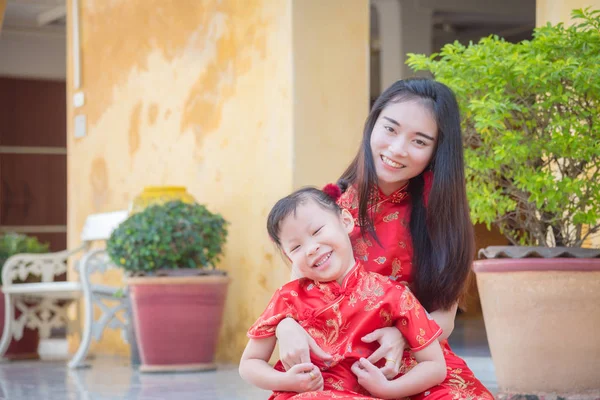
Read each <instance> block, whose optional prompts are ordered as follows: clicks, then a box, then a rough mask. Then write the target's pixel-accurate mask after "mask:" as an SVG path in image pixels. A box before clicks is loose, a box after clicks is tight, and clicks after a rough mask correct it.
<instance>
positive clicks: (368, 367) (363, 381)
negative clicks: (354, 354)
mask: <svg viewBox="0 0 600 400" xmlns="http://www.w3.org/2000/svg"><path fill="white" fill-rule="evenodd" d="M352 372H353V373H354V375H356V377H357V378H358V384H359V385H361V386H362V387H364V388H365V389H367V390H368V391H369V393H371V394H372V395H373V396H375V397H379V398H382V399H387V398H388V397H389V395H390V393H389V392H390V381H388V380H387V378H386V377H385V376H384V375H383V373H382V372H381V369H379V368H377V367H376V366H374V365H373V364H371V363H370V362H369V360H367V359H365V358H361V359H360V360H358V361H357V362H355V363H354V364H352Z"/></svg>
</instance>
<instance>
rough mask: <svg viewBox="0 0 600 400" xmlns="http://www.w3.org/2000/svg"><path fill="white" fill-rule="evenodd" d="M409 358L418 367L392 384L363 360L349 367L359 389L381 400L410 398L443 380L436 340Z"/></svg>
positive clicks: (441, 363) (374, 367)
mask: <svg viewBox="0 0 600 400" xmlns="http://www.w3.org/2000/svg"><path fill="white" fill-rule="evenodd" d="M413 354H414V356H415V359H416V360H417V363H418V364H417V365H415V366H414V367H413V368H412V369H411V370H410V371H408V372H407V373H406V374H404V375H402V376H401V377H399V378H397V379H394V380H393V381H388V380H387V379H386V377H385V376H384V375H383V373H382V372H381V370H379V368H377V367H376V366H374V365H373V364H371V363H370V362H369V361H368V360H367V359H364V358H361V359H360V360H359V361H358V362H356V363H355V364H354V365H353V366H352V371H353V372H354V374H355V375H356V376H357V378H358V383H359V384H360V385H361V386H363V387H364V388H365V389H367V390H368V391H369V392H370V393H371V394H372V395H373V396H376V397H380V398H382V399H395V398H401V397H408V396H413V395H415V394H417V393H422V392H424V391H426V390H427V389H429V388H431V387H433V386H435V385H439V384H440V383H442V382H443V381H444V379H446V374H447V371H446V360H445V359H444V354H443V353H442V348H441V346H440V343H439V342H438V341H437V340H434V341H433V343H431V344H430V345H429V346H427V347H425V348H424V349H422V350H419V351H416V352H414V353H413Z"/></svg>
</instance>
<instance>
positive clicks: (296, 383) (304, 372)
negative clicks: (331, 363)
mask: <svg viewBox="0 0 600 400" xmlns="http://www.w3.org/2000/svg"><path fill="white" fill-rule="evenodd" d="M284 379H286V381H288V382H287V383H286V387H287V388H289V389H288V391H290V392H298V393H304V392H312V391H315V390H323V375H322V374H321V371H320V370H319V368H317V367H316V366H315V365H314V364H312V363H304V364H296V365H294V366H293V367H292V368H290V370H289V371H287V372H286V373H285V378H284Z"/></svg>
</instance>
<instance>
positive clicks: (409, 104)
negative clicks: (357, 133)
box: [371, 100, 438, 195]
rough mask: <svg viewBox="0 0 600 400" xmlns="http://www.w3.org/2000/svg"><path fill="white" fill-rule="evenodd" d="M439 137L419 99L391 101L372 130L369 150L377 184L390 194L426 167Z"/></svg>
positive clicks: (430, 117)
mask: <svg viewBox="0 0 600 400" xmlns="http://www.w3.org/2000/svg"><path fill="white" fill-rule="evenodd" d="M437 139H438V126H437V123H436V122H435V118H434V117H433V115H432V113H431V112H430V111H429V109H428V108H427V107H426V106H425V105H423V104H422V103H421V102H419V101H418V100H417V101H405V102H401V103H390V104H388V105H387V106H386V107H385V108H384V109H383V110H381V114H379V118H377V121H376V122H375V126H374V127H373V131H372V133H371V151H372V152H373V161H374V163H375V171H376V172H377V178H378V180H379V187H380V189H381V190H382V191H383V193H384V194H386V195H390V194H391V193H393V192H395V191H396V190H398V189H400V188H401V187H402V186H403V185H404V184H405V183H406V182H408V180H409V179H410V178H414V177H415V176H417V175H419V174H420V173H421V172H423V171H424V170H425V168H426V167H427V166H428V165H429V162H430V161H431V159H432V157H433V154H434V151H435V148H436V142H437Z"/></svg>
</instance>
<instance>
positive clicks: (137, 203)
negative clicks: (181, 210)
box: [129, 186, 196, 214]
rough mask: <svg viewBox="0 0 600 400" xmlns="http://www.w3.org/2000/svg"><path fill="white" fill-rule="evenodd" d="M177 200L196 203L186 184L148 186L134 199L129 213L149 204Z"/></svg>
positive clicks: (133, 212)
mask: <svg viewBox="0 0 600 400" xmlns="http://www.w3.org/2000/svg"><path fill="white" fill-rule="evenodd" d="M175 200H181V201H183V202H184V203H189V204H192V203H196V199H194V197H193V196H192V195H191V194H189V193H188V191H187V189H186V188H185V186H147V187H145V188H144V191H143V192H142V193H140V194H139V195H138V196H136V197H135V198H134V199H133V201H132V202H131V207H130V210H129V213H130V214H135V213H137V212H140V211H142V210H143V209H144V208H146V207H148V206H152V205H156V204H164V203H168V202H169V201H175Z"/></svg>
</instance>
